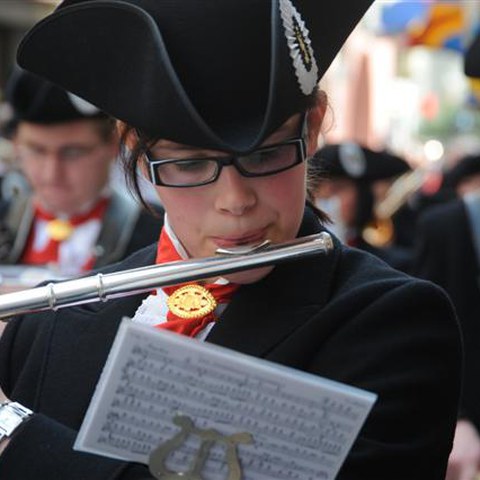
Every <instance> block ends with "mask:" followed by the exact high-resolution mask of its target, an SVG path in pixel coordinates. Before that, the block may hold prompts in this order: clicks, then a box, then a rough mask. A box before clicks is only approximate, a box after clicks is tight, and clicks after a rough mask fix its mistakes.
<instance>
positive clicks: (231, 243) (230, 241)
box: [212, 228, 267, 248]
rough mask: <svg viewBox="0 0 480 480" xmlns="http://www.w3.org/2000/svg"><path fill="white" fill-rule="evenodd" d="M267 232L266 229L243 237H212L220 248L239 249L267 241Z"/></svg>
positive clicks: (248, 233)
mask: <svg viewBox="0 0 480 480" xmlns="http://www.w3.org/2000/svg"><path fill="white" fill-rule="evenodd" d="M266 231H267V229H266V228H262V229H261V230H255V231H252V232H247V233H245V234H241V235H229V236H228V237H227V236H222V237H212V239H213V242H214V243H215V245H217V246H218V247H222V248H229V247H238V246H240V245H250V244H256V243H260V242H262V241H263V240H265V234H266Z"/></svg>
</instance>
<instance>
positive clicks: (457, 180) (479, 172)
mask: <svg viewBox="0 0 480 480" xmlns="http://www.w3.org/2000/svg"><path fill="white" fill-rule="evenodd" d="M442 187H443V188H445V189H448V190H450V191H451V192H452V199H453V196H455V197H457V198H461V197H464V196H465V195H467V194H469V193H472V192H475V191H478V190H480V154H475V155H466V156H464V157H462V158H460V159H459V160H458V161H457V163H455V165H453V166H452V167H451V168H449V169H448V170H447V171H446V172H445V174H444V179H443V185H442Z"/></svg>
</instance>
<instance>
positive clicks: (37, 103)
mask: <svg viewBox="0 0 480 480" xmlns="http://www.w3.org/2000/svg"><path fill="white" fill-rule="evenodd" d="M5 100H6V102H7V103H8V104H9V105H10V107H11V109H12V118H11V119H9V120H8V122H7V124H6V126H5V130H6V131H7V133H8V132H11V131H12V130H13V129H14V128H15V126H16V125H17V124H18V122H21V121H27V122H32V123H41V124H47V125H48V124H54V123H62V122H67V121H71V120H78V119H85V118H102V117H106V114H105V113H103V112H101V111H100V110H99V109H98V108H97V107H95V106H93V105H92V104H90V103H88V102H86V101H85V100H82V99H81V98H79V97H77V96H76V95H73V94H71V93H69V92H66V91H65V90H63V89H61V88H58V87H57V86H55V85H53V84H52V83H50V82H48V81H47V80H44V79H43V78H40V77H38V76H37V75H34V74H32V73H30V72H27V71H25V70H22V69H21V68H18V67H15V68H14V69H13V72H12V74H11V75H10V77H9V79H8V81H7V84H6V86H5Z"/></svg>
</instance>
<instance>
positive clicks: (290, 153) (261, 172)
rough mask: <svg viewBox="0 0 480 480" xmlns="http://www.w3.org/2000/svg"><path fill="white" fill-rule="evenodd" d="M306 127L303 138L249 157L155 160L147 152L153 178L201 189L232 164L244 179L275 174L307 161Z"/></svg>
mask: <svg viewBox="0 0 480 480" xmlns="http://www.w3.org/2000/svg"><path fill="white" fill-rule="evenodd" d="M304 124H305V122H304V121H303V122H302V129H301V131H302V134H301V137H299V138H293V139H291V140H286V141H284V142H281V143H276V144H273V145H267V146H265V147H260V148H257V149H256V150H254V151H253V152H251V153H249V154H246V155H238V156H233V155H229V156H224V157H201V158H185V159H162V160H155V159H154V158H152V154H151V152H147V154H146V156H147V159H148V164H149V171H150V179H151V181H152V182H153V183H154V184H155V185H160V186H165V187H197V186H200V185H207V184H209V183H213V182H215V181H216V180H217V179H218V177H219V176H220V173H221V171H222V168H223V167H226V166H230V165H233V166H234V167H235V168H236V169H237V170H238V172H239V173H240V174H241V175H243V176H244V177H265V176H267V175H275V174H276V173H280V172H283V171H285V170H288V169H290V168H292V167H294V166H295V165H298V164H300V163H302V162H304V161H305V157H306V146H305V139H304V131H305V126H304Z"/></svg>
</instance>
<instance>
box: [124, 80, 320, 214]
mask: <svg viewBox="0 0 480 480" xmlns="http://www.w3.org/2000/svg"><path fill="white" fill-rule="evenodd" d="M319 101H326V95H325V93H324V92H323V91H321V90H320V89H318V87H317V88H315V90H314V91H313V92H312V93H311V94H310V95H309V98H308V100H307V104H306V110H309V109H311V108H313V107H315V106H316V105H317V103H318V102H319ZM129 138H130V139H131V138H136V139H137V141H136V142H135V144H134V146H133V148H130V149H129V148H128V147H127V139H129ZM160 140H161V136H157V137H151V136H148V135H145V134H143V133H142V132H139V131H138V130H137V129H135V128H134V127H131V126H129V125H124V126H123V128H122V133H121V136H120V152H121V153H120V158H121V161H122V164H123V168H124V172H125V180H126V183H127V187H128V188H129V190H130V191H131V192H132V193H133V194H134V196H135V197H136V198H137V199H138V200H139V201H140V203H141V204H142V205H143V206H144V207H145V208H146V209H147V210H148V211H150V212H151V213H152V214H153V215H157V213H156V212H155V211H154V210H153V209H152V207H151V206H150V205H149V204H148V203H147V202H146V201H145V199H144V198H143V196H142V192H141V190H140V185H139V181H138V165H139V162H140V161H141V159H142V158H143V157H144V155H145V153H146V152H147V151H148V150H150V149H151V148H152V147H153V146H154V145H155V144H156V143H157V142H158V141H160ZM307 196H308V195H307ZM307 204H308V205H309V207H310V208H311V209H312V210H313V211H314V212H315V214H316V215H317V216H318V218H319V219H320V221H322V222H328V221H329V218H328V216H327V215H326V214H325V213H323V212H322V211H321V210H319V209H318V208H317V207H315V205H314V204H313V202H312V201H311V198H310V197H308V199H307Z"/></svg>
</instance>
